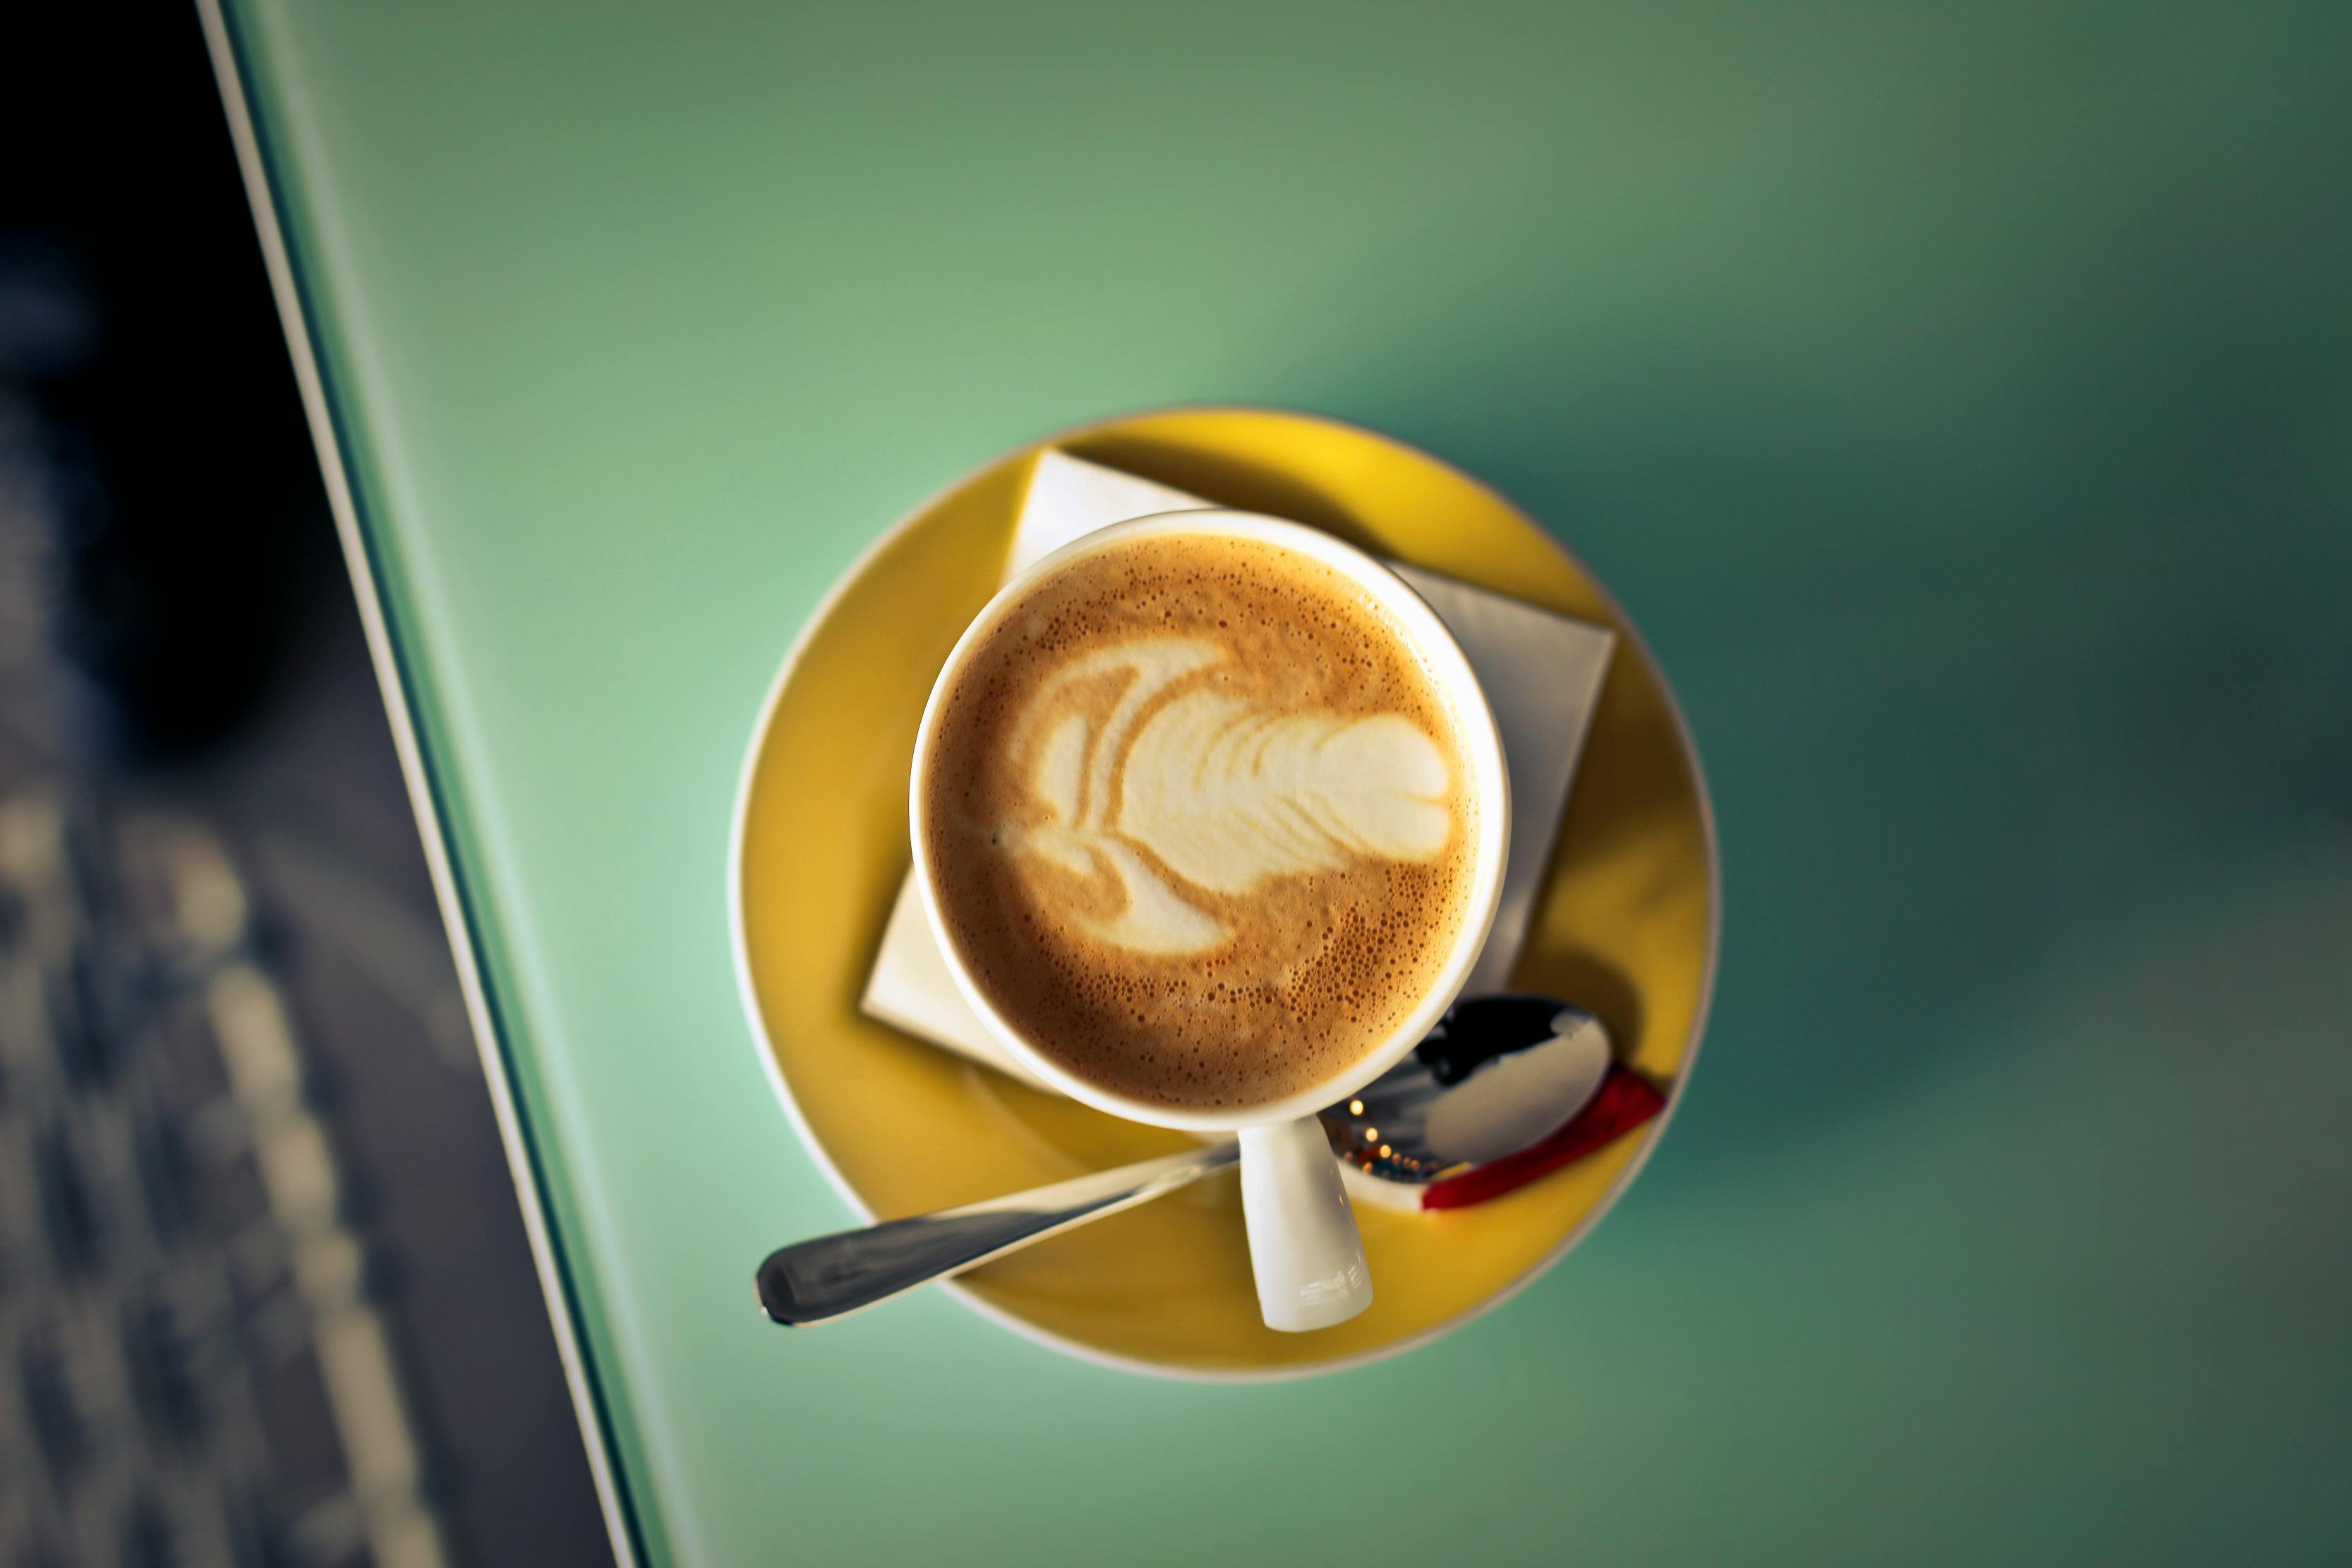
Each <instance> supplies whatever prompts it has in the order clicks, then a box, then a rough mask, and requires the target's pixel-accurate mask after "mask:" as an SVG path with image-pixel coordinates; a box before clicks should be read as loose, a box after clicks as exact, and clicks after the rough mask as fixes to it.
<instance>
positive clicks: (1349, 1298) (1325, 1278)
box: [1240, 1116, 1372, 1334]
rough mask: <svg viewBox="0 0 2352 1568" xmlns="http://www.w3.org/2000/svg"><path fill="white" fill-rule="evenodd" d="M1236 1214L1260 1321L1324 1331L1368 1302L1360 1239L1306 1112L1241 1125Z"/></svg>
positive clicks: (1290, 1329) (1318, 1130)
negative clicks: (1269, 1123)
mask: <svg viewBox="0 0 2352 1568" xmlns="http://www.w3.org/2000/svg"><path fill="white" fill-rule="evenodd" d="M1240 1139H1241V1146H1242V1213H1243V1215H1244V1217H1245V1218H1246V1219H1247V1220H1248V1221H1249V1249H1250V1272H1251V1273H1253V1274H1254V1275H1255V1276H1256V1278H1257V1305H1258V1310H1259V1311H1260V1312H1261V1313H1263V1314H1264V1315H1265V1326H1266V1327H1267V1328H1269V1329H1278V1330H1280V1331H1282V1332H1284V1333H1291V1334H1295V1333H1301V1332H1304V1331H1307V1330H1308V1329H1328V1328H1329V1327H1330V1326H1331V1325H1332V1324H1334V1323H1344V1322H1346V1321H1348V1320H1349V1318H1352V1317H1354V1316H1355V1315H1356V1314H1357V1313H1359V1312H1360V1311H1362V1310H1364V1309H1365V1308H1367V1307H1369V1306H1370V1305H1371V1304H1372V1275H1371V1270H1370V1269H1369V1268H1365V1267H1364V1242H1363V1238H1362V1237H1360V1236H1359V1235H1357V1234H1356V1216H1355V1215H1354V1214H1353V1213H1352V1212H1351V1211H1350V1210H1349V1207H1348V1192H1347V1189H1346V1188H1345V1187H1343V1186H1341V1185H1340V1184H1339V1163H1338V1162H1337V1161H1335V1160H1334V1159H1333V1158H1332V1156H1331V1145H1330V1143H1329V1142H1328V1141H1327V1140H1326V1139H1325V1138H1324V1136H1323V1124H1322V1123H1321V1122H1319V1121H1316V1120H1315V1118H1313V1117H1311V1116H1302V1117H1300V1118H1299V1119H1298V1120H1297V1121H1286V1122H1282V1123H1280V1124H1278V1125H1276V1126H1273V1127H1249V1128H1244V1129H1243V1131H1242V1132H1241V1134H1240Z"/></svg>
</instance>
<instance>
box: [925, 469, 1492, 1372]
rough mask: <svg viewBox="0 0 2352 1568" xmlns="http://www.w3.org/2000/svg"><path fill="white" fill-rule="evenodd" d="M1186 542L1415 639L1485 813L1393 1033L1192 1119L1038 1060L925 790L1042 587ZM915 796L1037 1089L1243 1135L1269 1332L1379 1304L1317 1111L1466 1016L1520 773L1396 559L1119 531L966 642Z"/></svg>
mask: <svg viewBox="0 0 2352 1568" xmlns="http://www.w3.org/2000/svg"><path fill="white" fill-rule="evenodd" d="M1171 534H1181V535H1187V536H1194V537H1200V536H1207V537H1212V538H1226V539H1243V540H1254V541H1257V542H1261V543H1265V544H1270V545H1274V546H1276V547H1279V548H1282V549H1286V550H1290V551H1294V552H1297V553H1299V554H1301V555H1304V556H1307V557H1308V558H1309V559H1311V560H1314V561H1317V562H1319V563H1322V564H1324V565H1326V566H1328V567H1329V568H1331V569H1332V570H1334V571H1336V572H1338V573H1339V574H1341V575H1342V576H1345V577H1346V578H1348V579H1349V581H1350V582H1352V583H1354V584H1356V585H1357V586H1358V587H1360V588H1361V589H1362V590H1363V591H1364V593H1365V594H1366V595H1368V596H1369V597H1370V599H1371V600H1372V601H1373V602H1374V603H1375V604H1376V605H1379V606H1380V607H1381V609H1383V610H1385V611H1386V612H1387V613H1388V615H1389V616H1390V618H1391V621H1392V623H1393V624H1394V625H1395V626H1397V627H1398V628H1399V629H1400V630H1401V631H1402V634H1403V636H1404V637H1405V639H1406V640H1407V642H1408V643H1410V644H1411V646H1412V648H1413V650H1414V651H1415V652H1416V653H1417V654H1418V655H1419V656H1420V658H1421V661H1422V664H1423V668H1426V669H1427V670H1428V672H1429V674H1430V676H1431V678H1432V679H1433V680H1434V681H1435V682H1436V683H1437V685H1438V687H1439V689H1440V691H1441V693H1442V695H1443V696H1444V699H1445V700H1446V701H1447V702H1448V704H1449V705H1450V706H1451V707H1452V709H1453V710H1454V721H1455V739H1456V742H1457V745H1458V753H1459V756H1460V760H1461V763H1462V765H1463V766H1464V767H1465V769H1466V770H1467V772H1468V773H1469V775H1470V776H1469V779H1468V781H1467V783H1468V786H1469V793H1470V795H1471V797H1472V799H1473V800H1474V801H1475V803H1476V805H1477V823H1476V826H1475V835H1476V840H1477V841H1476V843H1475V846H1474V847H1473V849H1474V860H1473V863H1472V870H1471V877H1470V886H1469V891H1468V893H1467V895H1466V899H1467V903H1466V907H1465V910H1464V915H1463V921H1462V926H1461V929H1460V931H1459V932H1458V933H1457V934H1456V936H1455V938H1454V944H1453V946H1452V948H1451V949H1450V950H1449V951H1448V952H1447V953H1446V954H1445V958H1444V963H1442V964H1441V965H1440V966H1439V968H1438V970H1437V973H1436V977H1435V978H1434V980H1433V982H1432V983H1431V985H1430V988H1429V991H1428V993H1427V994H1425V995H1424V996H1423V997H1422V998H1421V999H1420V1000H1419V1002H1418V1003H1417V1004H1416V1005H1414V1006H1413V1007H1412V1010H1411V1011H1410V1012H1409V1013H1408V1014H1407V1015H1406V1016H1405V1017H1404V1018H1403V1019H1402V1021H1401V1022H1400V1023H1399V1024H1398V1025H1397V1026H1396V1028H1395V1029H1394V1030H1393V1031H1391V1033H1390V1034H1389V1035H1388V1036H1387V1037H1385V1038H1383V1039H1382V1040H1381V1041H1380V1042H1379V1043H1378V1044H1377V1045H1376V1046H1374V1047H1373V1048H1372V1049H1370V1050H1369V1051H1366V1052H1364V1053H1362V1054H1361V1055H1360V1056H1358V1057H1357V1058H1355V1059H1354V1060H1353V1061H1351V1062H1349V1064H1348V1065H1347V1066H1346V1067H1345V1068H1343V1069H1342V1070H1340V1071H1339V1072H1337V1073H1335V1074H1333V1075H1332V1076H1331V1077H1330V1078H1328V1079H1324V1080H1323V1081H1321V1082H1319V1083H1317V1084H1314V1085H1312V1086H1310V1087H1308V1088H1307V1089H1301V1090H1299V1091H1298V1092H1297V1093H1296V1094H1293V1095H1289V1096H1287V1097H1286V1098H1284V1099H1282V1100H1273V1101H1269V1102H1266V1103H1265V1104H1262V1105H1256V1106H1251V1107H1248V1108H1246V1109H1243V1110H1217V1111H1194V1110H1175V1109H1172V1108H1170V1107H1167V1106H1162V1105H1154V1104H1150V1103H1149V1102H1146V1101H1142V1100H1130V1099H1128V1098H1127V1097H1126V1096H1123V1095H1120V1094H1117V1093H1114V1092H1112V1091H1110V1090H1108V1089H1103V1088H1101V1087H1100V1086H1098V1085H1096V1084H1093V1083H1089V1082H1088V1081H1087V1080H1086V1079H1082V1078H1079V1077H1078V1076H1076V1074H1074V1073H1072V1072H1071V1071H1069V1069H1067V1068H1065V1067H1063V1066H1062V1065H1061V1064H1060V1063H1058V1062H1056V1061H1055V1060H1054V1059H1053V1058H1051V1057H1048V1056H1046V1055H1045V1054H1044V1053H1043V1052H1041V1051H1039V1050H1037V1049H1036V1048H1035V1047H1033V1046H1032V1045H1031V1044H1030V1043H1029V1042H1028V1041H1027V1040H1026V1039H1024V1037H1022V1035H1021V1034H1020V1032H1019V1031H1018V1030H1016V1029H1015V1028H1013V1026H1012V1025H1011V1024H1009V1023H1008V1022H1006V1021H1005V1019H1004V1017H1003V1016H1002V1015H1001V1014H1000V1013H998V1011H997V1010H996V1008H995V1006H994V1005H993V1004H992V1003H991V1002H990V1000H989V998H988V995H987V994H986V993H985V992H983V991H982V989H981V988H980V986H979V984H978V983H977V982H975V981H974V980H973V978H972V976H971V971H970V969H969V968H968V967H967V966H966V965H965V963H964V960H963V955H962V954H961V952H959V951H958V949H957V946H956V942H955V940H954V938H953V936H952V935H951V934H950V931H949V930H948V927H947V923H946V921H944V920H942V919H941V917H940V902H939V894H938V890H937V881H936V879H935V877H934V875H933V871H932V867H931V865H930V857H929V847H928V846H929V838H930V835H929V832H928V831H927V828H926V823H925V800H926V797H927V796H928V795H929V791H928V790H926V789H925V788H924V787H923V781H924V777H925V774H926V772H927V771H928V769H929V763H930V759H931V754H932V752H933V742H934V741H935V739H936V737H937V734H938V720H939V715H940V706H941V700H942V696H943V694H944V693H945V692H947V691H948V690H949V689H950V688H951V687H953V685H954V684H955V681H956V678H957V677H958V676H959V675H961V673H962V671H963V668H964V665H965V663H966V662H967V661H968V660H969V659H970V658H971V655H972V652H973V650H974V649H975V648H976V647H978V646H979V645H980V643H981V641H982V639H983V638H984V637H986V636H987V635H988V633H989V632H990V631H992V629H994V627H995V626H997V624H998V623H999V622H1000V621H1001V620H1002V619H1003V616H1004V615H1005V614H1006V613H1007V612H1008V611H1009V610H1011V609H1012V608H1013V606H1014V605H1018V604H1019V603H1021V602H1022V601H1023V600H1024V599H1025V598H1027V597H1028V595H1029V594H1030V593H1031V592H1032V591H1033V590H1034V589H1035V588H1036V586H1037V585H1038V584H1040V583H1042V582H1044V581H1045V579H1046V578H1049V577H1052V576H1054V575H1055V574H1058V573H1060V572H1061V571H1063V570H1064V569H1065V568H1066V567H1068V566H1069V565H1070V564H1071V563H1074V562H1077V561H1081V560H1084V559H1085V558H1087V556H1089V555H1092V554H1095V553H1097V552H1100V551H1103V550H1106V549H1108V548H1110V547H1112V546H1114V545H1117V544H1120V543H1124V542H1129V541H1132V540H1137V539H1144V538H1150V537H1154V536H1164V535H1171ZM911 794H912V801H911V806H910V811H911V826H912V829H913V835H914V847H915V883H916V887H917V888H918V889H919V892H920V895H921V898H922V903H923V913H924V915H925V917H926V918H927V919H929V921H930V923H931V930H932V931H933V933H934V934H935V935H936V936H937V937H938V938H939V944H940V952H941V953H942V954H944V955H945V957H946V959H947V963H948V969H949V971H950V973H952V974H953V975H954V977H955V982H956V985H957V988H958V989H959V990H960V991H961V992H962V994H963V996H964V999H965V1000H966V1001H967V1002H969V1003H970V1004H971V1008H972V1011H973V1012H974V1013H975V1014H977V1015H978V1016H979V1017H980V1019H981V1021H982V1023H983V1024H985V1025H986V1026H987V1027H988V1031H989V1033H990V1034H991V1035H992V1037H995V1039H996V1041H997V1042H998V1043H999V1044H1000V1045H1001V1046H1003V1048H1004V1049H1005V1051H1006V1052H1007V1053H1008V1054H1009V1055H1010V1056H1011V1057H1012V1058H1013V1059H1014V1060H1015V1061H1017V1062H1019V1063H1020V1064H1021V1065H1022V1066H1023V1067H1024V1068H1028V1069H1029V1070H1030V1071H1031V1072H1033V1073H1034V1074H1035V1075H1036V1076H1037V1077H1038V1078H1040V1079H1044V1080H1045V1082H1046V1083H1048V1084H1050V1085H1052V1086H1053V1087H1054V1088H1055V1089H1059V1090H1061V1091H1062V1092H1063V1093H1064V1094H1066V1095H1068V1096H1069V1097H1070V1098H1071V1099H1073V1100H1078V1101H1081V1102H1082V1103H1084V1104H1087V1105H1091V1106H1093V1107H1094V1108H1095V1109H1096V1110H1103V1111H1107V1112H1108V1113H1109V1114H1111V1115H1113V1116H1119V1117H1124V1118H1126V1119H1127V1120H1129V1121H1143V1122H1150V1123H1152V1124H1154V1125H1156V1126H1160V1127H1173V1128H1180V1129H1182V1130H1184V1131H1191V1132H1231V1133H1234V1134H1236V1135H1237V1136H1238V1138H1239V1140H1240V1143H1241V1154H1242V1161H1241V1164H1242V1207H1243V1211H1244V1215H1245V1217H1246V1219H1247V1221H1248V1225H1249V1246H1250V1267H1251V1269H1252V1271H1253V1273H1254V1274H1255V1277H1256V1280H1257V1292H1258V1305H1259V1308H1260V1310H1262V1312H1263V1313H1264V1315H1265V1321H1266V1325H1267V1326H1268V1327H1269V1328H1275V1329H1280V1330H1285V1331H1301V1330H1307V1329H1319V1328H1328V1327H1329V1326H1330V1325H1331V1324H1334V1323H1339V1322H1344V1321H1347V1320H1348V1319H1349V1318H1352V1317H1354V1316H1355V1315H1356V1314H1357V1313H1359V1312H1360V1311H1362V1310H1364V1309H1365V1308H1366V1307H1368V1306H1370V1304H1371V1300H1372V1285H1371V1276H1370V1271H1369V1270H1368V1269H1367V1268H1365V1265H1364V1249H1363V1242H1362V1240H1361V1238H1360V1237H1359V1236H1358V1235H1357V1232H1356V1222H1355V1216H1354V1215H1352V1214H1351V1213H1349V1208H1348V1198H1347V1194H1346V1191H1345V1189H1344V1188H1343V1187H1342V1186H1341V1185H1340V1182H1339V1167H1338V1165H1337V1163H1335V1162H1334V1161H1333V1159H1332V1156H1331V1149H1330V1145H1329V1143H1328V1142H1326V1141H1325V1139H1324V1136H1323V1130H1322V1126H1321V1124H1320V1123H1318V1121H1316V1119H1315V1113H1316V1112H1317V1111H1318V1110H1321V1109H1322V1108H1323V1107H1325V1106H1327V1105H1330V1104H1333V1103H1335V1102H1337V1101H1339V1100H1346V1099H1347V1098H1348V1097H1349V1096H1350V1095H1352V1094H1354V1093H1355V1092H1356V1091H1357V1090H1358V1089H1361V1088H1363V1087H1364V1086H1365V1085H1366V1084H1368V1083H1370V1082H1371V1080H1372V1079H1376V1078H1378V1077H1380V1075H1381V1074H1382V1073H1384V1072H1386V1071H1387V1070H1388V1069H1389V1068H1391V1067H1393V1066H1395V1065H1396V1063H1397V1062H1398V1061H1399V1060H1400V1059H1402V1058H1403V1057H1404V1056H1405V1055H1406V1054H1407V1053H1409V1052H1410V1051H1412V1048H1413V1047H1415V1046H1416V1045H1418V1044H1420V1042H1421V1041H1422V1040H1423V1038H1424V1037H1426V1036H1427V1035H1428V1033H1429V1031H1430V1029H1431V1028H1432V1026H1434V1025H1435V1024H1436V1023H1437V1021H1438V1019H1439V1018H1440V1017H1442V1016H1444V1013H1445V1010H1446V1008H1448V1007H1450V1006H1452V1005H1453V1004H1454V997H1455V995H1456V994H1458V993H1459V992H1460V990H1461V988H1462V984H1463V982H1464V981H1465V979H1466V978H1467V977H1468V975H1469V973H1470V969H1471V966H1472V965H1473V964H1474V963H1475V962H1476V961H1477V958H1478V953H1479V950H1480V949H1481V948H1483V947H1484V946H1485V945H1486V935H1487V931H1488V930H1489V928H1491V927H1492V925H1493V924H1494V920H1495V910H1496V905H1497V903H1498V902H1499V901H1500V900H1501V897H1502V889H1503V868H1504V863H1505V861H1506V860H1507V858H1508V855H1509V850H1510V832H1511V801H1510V776H1509V773H1507V770H1506V769H1505V767H1504V765H1503V742H1502V736H1501V734H1500V733H1499V732H1498V731H1496V726H1495V716H1494V713H1493V711H1492V710H1490V709H1489V708H1488V706H1487V703H1486V693H1485V692H1484V691H1483V690H1482V689H1480V688H1479V685H1478V678H1477V676H1476V675H1475V673H1474V672H1473V671H1472V670H1471V668H1470V661H1469V659H1468V658H1465V657H1464V655H1463V652H1462V649H1461V647H1459V646H1458V645H1456V644H1455V642H1454V637H1453V634H1452V633H1450V632H1448V631H1447V630H1446V629H1445V625H1444V622H1442V621H1441V620H1439V619H1438V617H1437V613H1436V612H1435V611H1434V610H1432V609H1431V608H1430V607H1429V605H1428V604H1427V603H1426V602H1425V601H1423V599H1422V597H1421V595H1418V594H1416V593H1414V592H1413V591H1412V587H1411V586H1409V585H1408V584H1406V583H1405V581H1404V579H1403V578H1402V577H1400V576H1398V575H1397V574H1395V573H1394V572H1391V571H1390V570H1389V569H1388V567H1387V566H1385V565H1383V564H1382V563H1381V562H1379V561H1377V560H1375V559H1374V558H1373V557H1371V556H1370V555H1367V554H1366V553H1364V552H1362V551H1360V550H1358V549H1357V548H1356V547H1355V546H1353V545H1351V544H1349V543H1346V542H1343V541H1341V540H1339V539H1338V538H1335V537H1334V536H1332V535H1330V534H1328V533H1325V532H1322V531H1319V530H1317V529H1312V528H1307V527H1305V526H1303V525H1301V524H1299V523H1296V522H1288V521H1283V520H1282V519H1279V518H1272V517H1261V516H1258V515H1256V514H1255V513H1250V512H1238V511H1180V512H1168V513H1164V514H1162V515H1160V516H1158V517H1147V518H1138V519H1136V520H1134V521H1129V522H1120V523H1113V524H1112V525H1110V526H1109V527H1108V528H1102V529H1097V531H1094V532H1092V533H1089V534H1087V535H1086V536H1085V537H1084V538H1081V539H1077V540H1075V541H1073V542H1070V543H1068V544H1066V545H1064V546H1063V547H1062V548H1061V549H1059V550H1056V551H1055V552H1052V553H1051V554H1049V555H1046V556H1045V557H1043V558H1042V559H1040V560H1038V561H1036V562H1034V563H1032V564H1031V565H1030V566H1029V567H1028V568H1027V569H1026V570H1025V571H1024V572H1022V573H1021V574H1019V575H1018V576H1016V577H1014V578H1013V580H1012V581H1011V582H1009V583H1007V584H1005V585H1004V586H1003V588H1002V589H1001V590H999V591H998V593H997V595H996V596H995V597H994V598H993V599H991V600H990V601H989V602H988V604H987V605H986V606H985V607H984V608H983V609H982V611H981V612H980V614H979V615H978V616H975V617H974V618H973V620H972V623H971V626H967V627H966V628H965V629H964V634H963V636H962V637H961V638H959V639H958V640H957V642H956V645H955V648H954V650H953V651H952V652H950V654H949V655H948V659H947V663H946V665H945V666H944V667H943V668H941V669H940V676H939V679H938V681H937V682H936V683H935V684H934V685H933V686H932V688H931V695H930V700H929V702H928V703H926V704H925V705H924V708H923V719H922V726H921V728H920V730H919V731H918V732H917V735H916V739H915V761H914V767H913V770H912V778H911Z"/></svg>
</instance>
